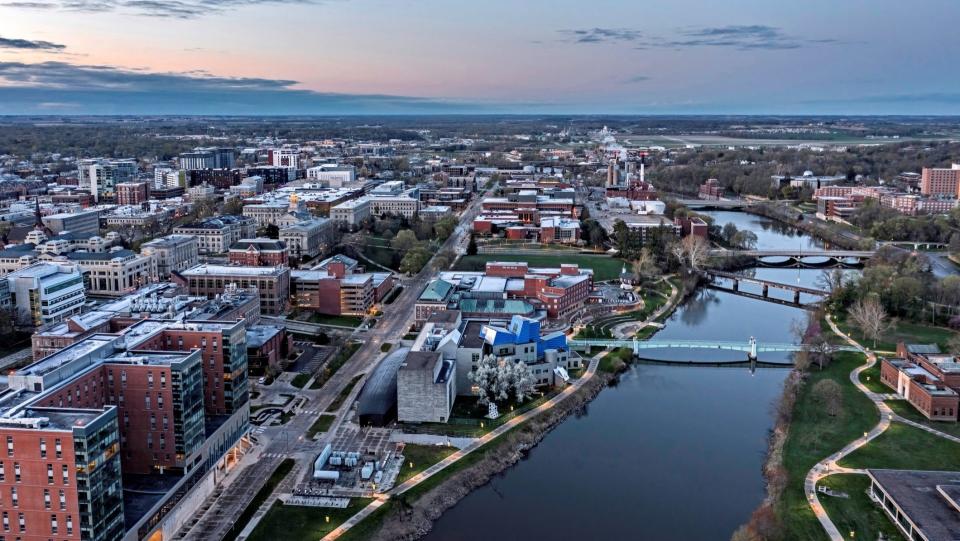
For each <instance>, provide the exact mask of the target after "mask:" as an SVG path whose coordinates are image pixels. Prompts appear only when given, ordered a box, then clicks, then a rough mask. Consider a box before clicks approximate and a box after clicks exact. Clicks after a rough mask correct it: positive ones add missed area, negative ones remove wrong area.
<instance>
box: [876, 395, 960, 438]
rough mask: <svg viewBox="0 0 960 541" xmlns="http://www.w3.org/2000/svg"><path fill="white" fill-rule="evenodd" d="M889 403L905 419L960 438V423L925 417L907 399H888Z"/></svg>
mask: <svg viewBox="0 0 960 541" xmlns="http://www.w3.org/2000/svg"><path fill="white" fill-rule="evenodd" d="M887 405H888V406H890V409H892V410H893V411H894V413H896V414H897V415H899V416H901V417H903V418H905V419H909V420H910V421H913V422H915V423H920V424H922V425H926V426H929V427H930V428H933V429H934V430H939V431H940V432H946V433H947V434H950V435H952V436H957V437H958V438H960V423H948V422H944V421H931V420H930V419H927V418H926V417H924V416H923V414H921V413H920V412H919V411H917V409H916V408H914V407H913V406H911V405H910V403H909V402H907V401H906V400H887Z"/></svg>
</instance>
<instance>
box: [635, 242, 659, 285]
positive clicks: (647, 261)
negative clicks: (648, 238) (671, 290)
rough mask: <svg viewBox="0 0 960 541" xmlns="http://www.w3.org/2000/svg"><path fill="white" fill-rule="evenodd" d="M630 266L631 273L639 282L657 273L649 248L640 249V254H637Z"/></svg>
mask: <svg viewBox="0 0 960 541" xmlns="http://www.w3.org/2000/svg"><path fill="white" fill-rule="evenodd" d="M630 265H631V266H632V267H633V272H634V273H635V274H636V275H637V278H638V279H639V280H640V281H641V282H645V281H647V280H648V279H649V278H651V277H652V276H655V275H656V274H657V272H658V271H659V269H658V268H657V263H656V261H655V260H654V257H653V254H651V253H650V249H649V248H642V249H641V250H640V253H639V254H637V258H636V259H634V260H633V262H631V264H630Z"/></svg>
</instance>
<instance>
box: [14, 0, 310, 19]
mask: <svg viewBox="0 0 960 541" xmlns="http://www.w3.org/2000/svg"><path fill="white" fill-rule="evenodd" d="M318 1H322V0H46V1H42V2H41V1H32V0H14V1H12V2H5V3H0V7H11V8H23V9H44V10H62V11H77V12H82V13H103V12H109V11H123V12H129V13H133V14H135V15H147V16H151V17H167V18H173V19H193V18H196V17H201V16H203V15H209V14H213V13H219V12H222V11H226V10H228V9H232V8H238V7H243V6H249V5H256V4H312V3H316V2H318Z"/></svg>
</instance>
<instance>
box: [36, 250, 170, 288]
mask: <svg viewBox="0 0 960 541" xmlns="http://www.w3.org/2000/svg"><path fill="white" fill-rule="evenodd" d="M63 258H64V256H57V258H55V260H56V259H63ZM65 259H66V260H68V261H70V262H72V263H75V264H77V265H79V267H80V270H82V271H83V273H84V274H87V275H88V278H89V284H90V287H89V292H90V294H92V295H103V296H108V297H120V296H123V295H126V294H128V293H132V292H134V291H136V290H137V289H140V288H141V287H143V286H144V285H146V284H148V283H150V282H151V280H153V277H155V276H156V275H157V271H156V268H155V267H156V266H155V264H154V261H153V258H152V257H150V256H149V255H140V254H137V253H136V252H133V251H130V250H124V249H120V250H113V251H111V252H103V253H90V252H72V253H70V254H67V255H66V258H65Z"/></svg>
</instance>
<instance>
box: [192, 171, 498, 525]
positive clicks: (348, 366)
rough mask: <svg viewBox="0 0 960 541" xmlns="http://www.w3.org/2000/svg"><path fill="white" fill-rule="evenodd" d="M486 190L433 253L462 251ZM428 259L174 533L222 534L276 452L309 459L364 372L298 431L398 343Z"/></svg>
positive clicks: (429, 271) (341, 415) (343, 415)
mask: <svg viewBox="0 0 960 541" xmlns="http://www.w3.org/2000/svg"><path fill="white" fill-rule="evenodd" d="M490 189H491V190H492V189H493V188H492V187H491V188H490ZM487 192H489V190H487V191H484V192H480V193H479V194H478V195H477V197H476V198H474V200H473V201H472V202H471V203H470V205H469V206H468V207H467V209H466V210H465V211H464V212H463V214H462V215H461V218H460V222H459V224H458V225H457V228H456V229H455V230H454V232H453V234H451V235H450V237H449V238H448V239H447V240H446V241H445V242H444V243H443V244H442V245H441V246H440V249H438V250H437V253H440V252H444V251H447V250H450V251H453V252H454V253H456V254H457V255H462V254H463V253H465V252H466V245H467V243H468V242H469V236H470V230H471V226H472V223H473V219H474V218H475V217H476V216H477V214H478V212H479V210H480V202H481V201H482V200H483V198H484V196H485V195H486V194H487ZM433 264H434V260H433V259H431V260H430V262H428V263H427V264H426V265H425V266H424V267H423V269H422V270H421V271H420V272H419V273H417V274H416V275H414V276H412V277H409V278H401V283H402V285H403V291H402V292H401V293H400V295H398V296H397V298H396V300H395V301H394V302H393V303H392V304H386V305H384V306H383V312H384V313H383V317H381V318H380V321H379V322H378V323H377V325H376V326H374V328H373V329H370V330H369V331H364V332H359V331H358V332H356V333H354V338H356V339H358V340H362V341H363V345H362V346H361V347H360V349H358V350H357V351H356V353H354V355H353V357H351V358H350V359H349V360H348V361H347V362H346V363H345V364H344V365H343V366H342V367H341V368H340V369H339V370H337V372H335V373H334V374H333V376H332V377H331V378H330V379H329V380H328V381H327V383H326V384H325V385H324V386H323V387H322V388H320V389H316V390H311V389H310V388H309V387H310V386H309V384H308V385H305V386H304V388H303V389H300V390H299V391H298V392H297V395H296V397H295V398H294V400H297V399H298V398H306V399H308V400H309V402H308V403H307V405H305V406H304V408H303V409H304V410H305V411H310V412H313V413H309V414H307V413H301V414H298V415H296V416H294V417H293V419H291V420H290V421H289V422H288V423H287V424H285V425H281V426H279V427H272V428H270V429H268V430H267V431H265V432H264V433H263V434H261V435H260V440H261V441H260V444H259V445H258V447H257V448H254V449H253V450H252V451H250V452H251V453H254V454H256V456H257V457H259V458H260V459H258V460H245V461H242V462H241V466H239V467H242V468H243V469H242V470H240V471H237V472H234V475H235V476H236V477H235V479H234V480H232V481H231V482H230V484H228V485H226V486H224V487H223V489H222V491H221V493H220V495H219V497H218V498H217V500H216V501H215V502H213V505H212V506H210V508H209V509H208V510H207V511H206V512H204V513H203V514H202V516H201V517H200V520H199V522H198V523H197V524H196V525H194V526H193V527H192V528H191V529H190V530H189V532H186V534H184V532H183V531H181V537H179V538H182V539H185V540H190V541H194V540H196V541H200V540H204V541H206V540H212V541H220V540H222V539H223V537H224V536H225V535H226V534H227V532H228V531H229V530H230V528H231V527H232V526H233V524H234V521H235V520H236V518H237V517H238V516H240V514H241V513H242V512H243V510H244V509H245V508H246V506H247V505H248V504H249V503H250V501H251V500H252V499H253V497H254V495H256V493H257V491H259V490H260V488H261V487H262V486H263V485H264V483H265V482H266V480H267V479H268V478H269V477H270V474H271V473H272V472H273V470H274V468H276V466H277V465H278V464H279V462H280V458H278V457H282V456H289V457H291V458H295V459H297V460H298V461H301V462H305V463H306V462H312V460H313V458H314V456H315V455H316V454H317V453H319V452H320V449H322V448H323V446H324V445H326V444H327V443H328V442H329V441H331V440H332V439H333V435H334V434H335V433H336V431H337V428H338V427H339V426H340V425H341V424H343V422H344V421H345V420H346V419H347V417H348V415H349V414H350V411H351V406H352V404H353V402H354V400H355V399H356V397H357V395H358V394H359V393H360V390H361V388H362V387H363V383H364V382H365V381H366V378H365V377H364V378H363V380H361V381H360V382H359V383H357V384H356V385H355V386H354V387H353V389H352V391H351V393H350V395H349V397H348V399H347V400H345V401H344V402H343V405H342V406H341V407H340V410H339V411H338V412H337V417H336V420H335V421H334V422H333V424H332V425H331V427H330V429H329V430H327V432H326V433H325V434H324V436H323V438H321V439H320V440H319V441H317V442H314V441H307V440H305V439H304V438H303V437H302V436H303V434H304V433H305V432H306V431H307V430H308V429H309V428H310V426H311V425H312V424H313V422H314V421H315V420H316V419H317V417H318V415H319V412H323V411H326V409H327V408H328V407H329V406H330V404H331V403H332V402H333V401H334V400H336V398H337V397H338V396H339V395H340V393H341V392H342V391H343V390H344V389H345V388H346V387H347V386H348V385H349V384H350V382H351V381H352V380H353V379H354V378H355V377H356V376H357V375H358V374H365V375H366V374H369V372H370V371H371V369H372V368H373V367H374V366H375V365H376V362H377V361H378V360H379V359H380V357H381V355H382V352H381V351H380V347H381V345H382V344H384V343H398V342H399V341H400V339H401V338H402V337H403V335H405V334H406V333H407V331H408V330H409V329H410V326H411V325H412V324H413V322H414V319H415V312H414V306H415V305H416V302H417V298H419V296H420V292H421V291H423V288H424V287H425V286H426V284H427V282H428V281H429V280H430V278H431V277H432V276H433V274H434V272H435V269H434V268H433V266H434V265H433ZM307 465H308V466H309V465H310V464H307ZM303 471H310V468H309V467H307V468H303Z"/></svg>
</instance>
